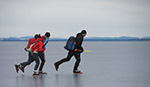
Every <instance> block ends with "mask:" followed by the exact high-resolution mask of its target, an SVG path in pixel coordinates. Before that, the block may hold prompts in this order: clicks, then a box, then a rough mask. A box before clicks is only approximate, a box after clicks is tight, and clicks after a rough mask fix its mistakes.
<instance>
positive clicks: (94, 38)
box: [0, 36, 150, 41]
mask: <svg viewBox="0 0 150 87" xmlns="http://www.w3.org/2000/svg"><path fill="white" fill-rule="evenodd" d="M30 38H33V37H32V36H26V37H19V38H17V37H9V38H0V41H28V40H29V39H30ZM66 40H67V39H66V38H50V41H66ZM85 41H150V37H143V38H138V37H127V36H122V37H87V38H85Z"/></svg>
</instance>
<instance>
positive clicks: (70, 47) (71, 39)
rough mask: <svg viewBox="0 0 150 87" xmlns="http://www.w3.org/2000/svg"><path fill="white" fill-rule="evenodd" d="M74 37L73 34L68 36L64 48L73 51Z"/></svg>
mask: <svg viewBox="0 0 150 87" xmlns="http://www.w3.org/2000/svg"><path fill="white" fill-rule="evenodd" d="M75 39H76V38H75V37H74V36H70V37H69V39H68V40H67V42H66V46H64V48H65V49H66V50H68V51H73V50H74V49H75V45H76V42H75Z"/></svg>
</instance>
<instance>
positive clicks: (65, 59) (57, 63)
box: [54, 30, 87, 74]
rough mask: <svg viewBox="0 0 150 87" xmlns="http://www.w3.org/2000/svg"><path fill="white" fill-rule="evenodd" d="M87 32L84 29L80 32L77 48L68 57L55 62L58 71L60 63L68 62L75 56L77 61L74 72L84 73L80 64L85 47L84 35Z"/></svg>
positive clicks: (77, 36)
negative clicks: (80, 69)
mask: <svg viewBox="0 0 150 87" xmlns="http://www.w3.org/2000/svg"><path fill="white" fill-rule="evenodd" d="M86 34H87V32H86V30H82V31H81V33H78V34H77V35H76V46H75V50H73V51H69V52H68V56H67V58H63V59H61V60H60V61H58V62H55V63H54V66H55V69H56V71H58V68H59V65H60V64H62V63H64V62H68V61H69V60H70V59H71V58H72V56H75V59H76V62H75V65H74V69H73V73H74V74H78V73H80V74H81V73H82V72H81V71H79V70H78V66H79V64H80V61H81V58H80V54H81V53H82V52H83V51H84V49H83V47H82V42H83V40H84V37H85V36H86Z"/></svg>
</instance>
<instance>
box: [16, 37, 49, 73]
mask: <svg viewBox="0 0 150 87" xmlns="http://www.w3.org/2000/svg"><path fill="white" fill-rule="evenodd" d="M45 39H46V37H45V36H42V37H41V38H38V39H37V40H36V42H35V43H33V44H31V43H30V42H34V39H30V40H32V41H30V40H29V43H28V45H27V47H26V48H25V50H27V51H28V52H29V59H28V61H27V62H24V63H21V64H20V65H17V64H15V67H16V70H17V69H18V70H19V69H20V70H21V71H22V72H24V68H25V66H26V65H29V64H30V63H32V62H33V61H35V63H36V64H35V67H34V71H33V72H34V73H33V75H39V74H38V73H37V69H38V67H39V64H40V61H39V58H38V54H39V53H40V52H43V51H44V50H45V49H44V48H43V42H44V41H45ZM17 72H18V71H17Z"/></svg>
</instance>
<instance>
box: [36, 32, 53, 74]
mask: <svg viewBox="0 0 150 87" xmlns="http://www.w3.org/2000/svg"><path fill="white" fill-rule="evenodd" d="M45 37H46V40H45V42H44V43H43V48H44V49H46V45H47V43H48V40H49V38H50V33H49V32H46V33H45ZM38 55H39V57H40V59H41V65H40V68H39V74H47V73H46V72H43V67H44V64H45V62H46V60H45V54H44V51H43V52H40V53H39V54H38Z"/></svg>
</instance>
